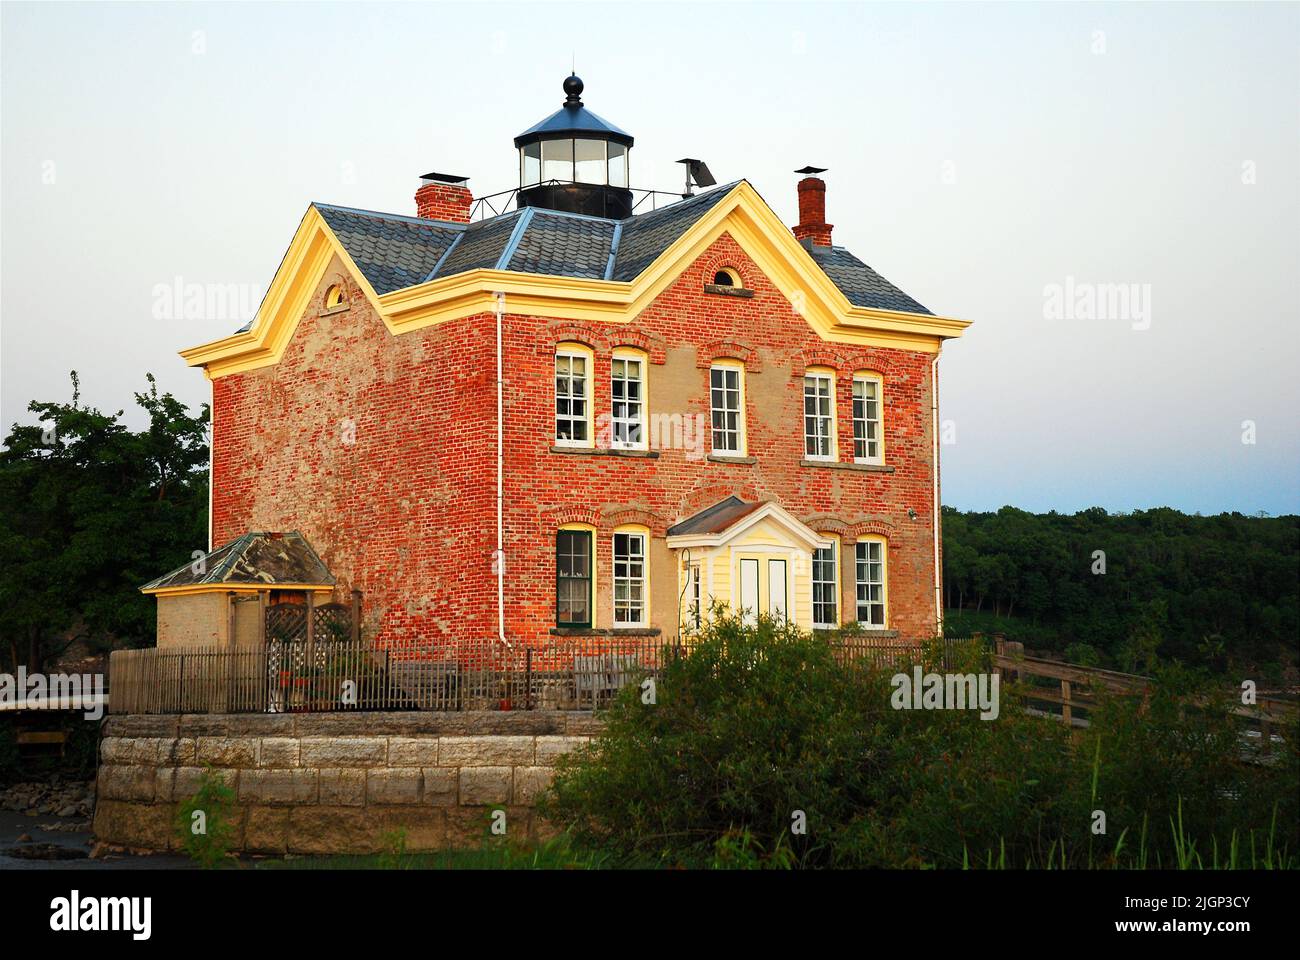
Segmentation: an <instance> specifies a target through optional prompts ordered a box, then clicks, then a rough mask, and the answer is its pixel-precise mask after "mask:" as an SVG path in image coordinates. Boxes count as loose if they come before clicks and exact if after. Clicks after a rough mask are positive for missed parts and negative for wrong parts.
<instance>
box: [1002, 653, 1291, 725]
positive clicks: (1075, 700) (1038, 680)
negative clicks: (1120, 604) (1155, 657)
mask: <svg viewBox="0 0 1300 960" xmlns="http://www.w3.org/2000/svg"><path fill="white" fill-rule="evenodd" d="M993 664H994V666H995V668H996V669H997V670H998V671H999V673H1001V674H1002V675H1003V676H1004V677H1007V676H1014V677H1015V678H1016V679H1017V680H1020V681H1021V688H1020V689H1021V692H1022V694H1023V695H1024V697H1025V699H1026V700H1027V701H1029V702H1030V703H1031V704H1033V705H1037V706H1038V707H1040V708H1046V709H1045V710H1044V712H1047V713H1051V714H1053V715H1056V714H1057V713H1058V712H1059V716H1060V718H1061V721H1062V722H1063V723H1065V724H1067V725H1070V726H1076V727H1078V726H1086V725H1087V718H1086V716H1080V714H1081V713H1082V714H1085V715H1086V713H1087V712H1088V711H1089V710H1090V709H1094V708H1096V706H1097V696H1096V694H1097V692H1098V691H1106V692H1108V693H1119V694H1127V695H1133V696H1136V695H1140V694H1143V693H1145V692H1146V690H1147V689H1148V688H1149V687H1150V686H1151V684H1152V683H1153V682H1154V681H1153V680H1152V679H1151V678H1150V677H1143V676H1139V675H1138V674H1133V673H1120V672H1119V671H1116V670H1103V669H1102V668H1100V667H1083V666H1079V665H1077V664H1072V663H1064V662H1062V661H1059V660H1046V659H1043V658H1041V657H1027V656H1025V655H1024V647H1023V646H1022V645H1021V644H1018V643H1009V642H1003V641H998V642H997V644H996V647H995V649H994V652H993ZM1233 713H1234V714H1236V715H1237V716H1239V717H1241V718H1243V719H1244V720H1248V721H1250V722H1251V723H1253V724H1255V725H1258V727H1259V731H1260V735H1261V737H1263V739H1264V741H1265V742H1268V740H1269V738H1270V737H1271V735H1272V733H1273V731H1274V729H1275V728H1276V727H1278V726H1281V725H1284V724H1286V723H1288V722H1293V721H1294V720H1295V718H1296V715H1297V713H1300V704H1298V703H1297V702H1296V701H1294V700H1286V699H1283V698H1281V697H1270V696H1260V697H1258V698H1257V701H1256V703H1254V704H1252V705H1245V704H1242V705H1240V706H1238V707H1235V708H1234V709H1233Z"/></svg>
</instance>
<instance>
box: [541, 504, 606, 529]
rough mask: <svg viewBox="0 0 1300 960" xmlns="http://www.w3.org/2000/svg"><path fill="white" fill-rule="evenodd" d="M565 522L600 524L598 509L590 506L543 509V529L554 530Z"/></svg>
mask: <svg viewBox="0 0 1300 960" xmlns="http://www.w3.org/2000/svg"><path fill="white" fill-rule="evenodd" d="M566 523H585V524H587V525H588V526H591V527H598V526H600V511H599V510H596V509H594V508H592V507H582V506H564V507H552V508H551V509H549V510H543V511H542V514H541V524H542V529H543V530H554V529H556V528H557V527H561V526H563V525H564V524H566Z"/></svg>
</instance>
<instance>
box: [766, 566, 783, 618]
mask: <svg viewBox="0 0 1300 960" xmlns="http://www.w3.org/2000/svg"><path fill="white" fill-rule="evenodd" d="M785 570H786V562H785V561H784V560H768V561H767V612H768V614H769V615H770V616H771V617H772V619H773V620H775V621H777V622H778V623H780V622H782V621H784V620H785V619H786V616H787V613H786V607H785V599H786V589H785V588H786V572H785Z"/></svg>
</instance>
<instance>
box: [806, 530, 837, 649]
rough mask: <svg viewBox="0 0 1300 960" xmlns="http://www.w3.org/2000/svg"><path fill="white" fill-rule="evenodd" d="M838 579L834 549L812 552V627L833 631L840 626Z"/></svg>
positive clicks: (823, 548) (831, 547) (824, 548)
mask: <svg viewBox="0 0 1300 960" xmlns="http://www.w3.org/2000/svg"><path fill="white" fill-rule="evenodd" d="M839 592H840V583H839V578H838V577H837V576H836V575H835V547H834V546H829V547H821V548H819V549H817V550H814V551H813V560H812V595H813V626H814V627H820V628H823V629H834V628H835V627H838V626H839V624H840V619H839V616H838V610H837V608H838V607H839Z"/></svg>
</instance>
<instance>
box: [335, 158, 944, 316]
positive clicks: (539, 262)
mask: <svg viewBox="0 0 1300 960" xmlns="http://www.w3.org/2000/svg"><path fill="white" fill-rule="evenodd" d="M735 186H736V184H735V183H730V184H726V185H725V186H721V187H717V188H716V189H713V190H709V191H708V192H706V193H701V194H697V195H696V196H694V197H691V198H689V199H686V200H682V201H680V202H678V203H673V204H669V205H668V206H666V207H660V208H659V209H658V210H651V211H647V212H645V213H640V214H637V215H635V216H632V217H628V218H627V219H625V220H607V219H603V218H600V217H587V216H580V215H578V214H572V213H564V212H561V211H557V210H546V209H543V208H541V207H526V208H523V209H521V210H512V211H510V212H508V213H503V214H501V215H499V216H496V217H492V218H490V219H486V220H479V221H476V222H474V223H470V224H463V223H447V222H445V221H441V220H426V219H421V218H419V217H404V216H398V215H395V214H387V213H374V212H370V211H366V210H355V209H352V208H350V207H337V206H332V205H329V204H321V203H317V204H315V206H316V208H317V209H318V210H319V211H320V213H321V216H322V217H323V218H324V220H325V222H326V223H327V224H328V225H329V227H330V229H331V230H333V231H334V234H335V236H337V237H338V239H339V242H340V243H341V244H342V245H343V247H344V249H345V250H347V252H348V254H349V255H350V256H351V257H352V259H353V260H354V261H355V262H356V264H357V267H358V268H359V269H360V270H361V272H362V273H363V274H364V275H365V277H366V279H367V280H368V281H370V285H371V286H372V287H374V288H375V292H376V293H378V294H380V295H381V296H382V295H383V294H385V293H390V292H392V291H394V290H400V289H402V288H404V287H409V286H414V285H416V284H420V283H424V282H425V281H428V280H434V279H437V278H439V277H448V276H453V275H455V274H457V273H463V272H466V271H469V270H476V269H498V270H514V271H518V272H521V273H538V274H549V275H553V276H564V277H584V278H589V279H596V280H601V279H603V280H617V281H623V282H630V281H632V280H635V279H636V278H637V277H638V276H639V275H640V274H641V273H642V272H643V271H644V270H645V269H646V268H647V267H649V266H650V264H652V263H653V262H654V261H655V260H656V259H658V257H659V256H660V255H661V254H662V253H663V252H664V251H665V250H667V249H668V247H669V246H671V245H672V243H673V241H675V240H676V239H677V238H678V237H680V236H682V234H684V233H686V231H687V230H689V229H690V228H691V227H692V226H693V225H694V224H695V223H697V222H698V221H699V220H700V218H701V217H703V216H704V215H705V214H706V213H708V211H709V210H711V209H713V207H714V206H715V205H717V204H718V202H719V201H721V200H722V199H723V198H724V197H725V196H727V194H728V193H730V192H731V190H732V188H733V187H735ZM809 252H810V254H811V255H812V258H813V261H814V262H815V263H817V264H818V265H819V266H820V267H821V268H822V269H823V270H824V271H825V272H826V275H827V276H828V277H830V279H831V281H832V282H833V283H834V284H835V285H836V286H837V287H838V288H839V289H840V290H841V291H842V292H843V293H844V295H845V297H847V298H848V300H849V302H850V303H852V304H854V305H856V306H860V307H875V308H881V309H888V310H900V311H905V312H908V313H922V314H928V313H930V311H929V310H927V309H926V308H925V307H924V306H922V305H921V304H920V303H918V302H917V301H916V300H914V299H912V298H911V297H909V296H908V295H907V294H906V293H904V292H903V291H902V290H900V289H899V288H898V287H896V286H894V285H893V284H892V283H890V282H889V281H888V280H886V279H885V278H884V277H882V276H881V275H880V274H878V273H877V272H876V271H875V270H873V269H871V267H869V266H867V265H866V264H865V263H863V262H862V261H861V260H859V259H858V258H857V257H855V256H853V254H851V253H849V251H848V250H845V249H844V248H843V247H830V248H827V247H816V246H814V247H812V248H811V249H810V250H809Z"/></svg>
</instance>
